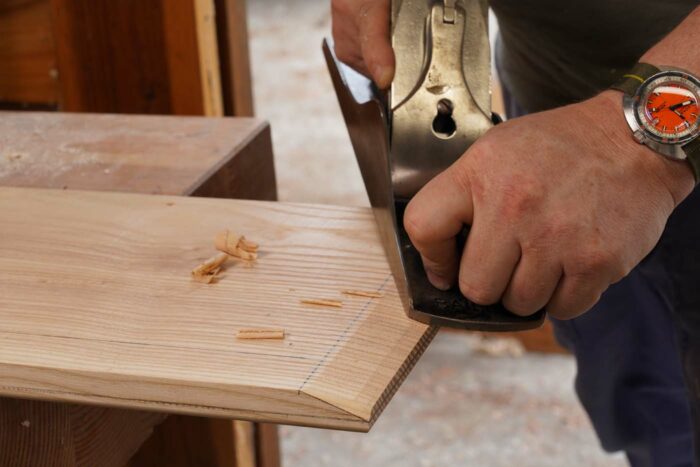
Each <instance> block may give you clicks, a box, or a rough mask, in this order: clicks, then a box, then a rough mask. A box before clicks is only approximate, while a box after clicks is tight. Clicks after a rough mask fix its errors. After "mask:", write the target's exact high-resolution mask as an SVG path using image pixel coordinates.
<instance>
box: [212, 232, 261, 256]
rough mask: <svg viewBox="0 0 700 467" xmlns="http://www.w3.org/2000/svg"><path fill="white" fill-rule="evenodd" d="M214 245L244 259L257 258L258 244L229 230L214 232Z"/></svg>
mask: <svg viewBox="0 0 700 467" xmlns="http://www.w3.org/2000/svg"><path fill="white" fill-rule="evenodd" d="M214 246H215V247H216V249H217V250H219V251H222V252H224V253H228V254H229V255H231V256H233V257H236V258H239V259H242V260H245V261H255V260H256V259H257V258H258V244H257V243H255V242H251V241H248V240H246V238H245V237H244V236H242V235H238V234H236V233H235V232H231V231H230V230H224V231H223V232H219V233H218V234H216V237H215V238H214Z"/></svg>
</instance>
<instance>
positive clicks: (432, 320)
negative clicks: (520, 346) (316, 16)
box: [323, 0, 544, 331]
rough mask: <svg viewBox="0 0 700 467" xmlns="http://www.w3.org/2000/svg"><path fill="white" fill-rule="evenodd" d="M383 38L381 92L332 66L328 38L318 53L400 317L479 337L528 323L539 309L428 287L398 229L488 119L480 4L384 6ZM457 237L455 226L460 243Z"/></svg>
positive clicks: (537, 320) (445, 0) (409, 0)
mask: <svg viewBox="0 0 700 467" xmlns="http://www.w3.org/2000/svg"><path fill="white" fill-rule="evenodd" d="M391 40H392V46H393V49H394V53H395V55H396V73H395V76H394V81H393V84H392V86H391V89H390V90H389V92H388V93H382V92H381V91H379V90H378V89H377V88H376V87H375V86H374V85H373V83H372V82H371V81H370V80H368V79H367V78H365V77H364V76H362V75H360V74H358V73H357V72H355V71H354V70H352V69H351V68H349V67H348V66H346V65H344V64H343V63H340V62H339V61H338V60H337V58H336V56H335V54H334V52H333V49H332V46H331V44H330V43H329V42H328V41H324V44H323V50H324V55H325V57H326V61H327V63H328V68H329V71H330V74H331V79H332V81H333V85H334V87H335V91H336V94H337V97H338V100H339V102H340V107H341V110H342V112H343V117H344V119H345V122H346V125H347V128H348V132H349V133H350V139H351V141H352V145H353V149H354V151H355V155H356V157H357V161H358V164H359V166H360V170H361V172H362V177H363V180H364V183H365V187H366V189H367V194H368V195H369V199H370V203H371V204H372V208H373V211H374V214H375V217H376V220H377V225H378V227H379V232H380V235H381V237H382V243H383V245H384V249H385V252H386V256H387V258H388V260H389V263H390V266H391V271H392V273H393V275H394V280H395V281H396V286H397V289H398V291H399V295H400V297H401V300H402V302H403V305H404V308H405V310H406V312H407V314H408V316H409V317H411V318H413V319H416V320H418V321H421V322H424V323H427V324H432V325H441V326H450V327H459V328H467V329H473V330H481V331H517V330H524V329H531V328H535V327H538V326H539V325H540V324H541V323H542V321H543V319H544V312H539V313H537V314H535V315H533V316H529V317H520V316H517V315H514V314H512V313H510V312H509V311H508V310H506V309H505V308H504V307H503V306H502V305H491V306H480V305H477V304H475V303H473V302H471V301H469V300H467V299H466V298H465V297H464V296H463V295H462V294H461V293H460V292H459V290H458V289H457V288H456V287H455V288H453V289H451V290H449V291H441V290H438V289H436V288H434V287H433V286H432V285H431V284H430V282H429V281H428V279H427V276H426V274H425V271H424V269H423V265H422V262H421V259H420V255H419V253H418V252H417V251H416V249H415V247H414V246H413V245H412V244H411V241H410V239H409V237H408V235H407V233H406V230H405V229H404V227H403V212H404V209H405V207H406V205H407V204H408V202H409V201H410V200H411V198H412V197H413V196H414V195H415V194H416V193H417V192H418V191H419V190H420V189H421V188H422V187H423V186H424V185H425V184H426V183H427V182H428V181H430V180H431V179H432V178H433V177H434V176H435V175H437V174H438V173H440V172H441V171H443V170H444V169H446V168H447V167H448V166H450V165H451V164H452V163H453V162H455V161H456V160H457V159H458V158H459V157H460V156H462V155H463V154H464V152H465V151H466V150H467V149H468V148H469V147H470V146H471V145H472V144H473V143H474V141H476V140H477V139H478V138H479V137H480V136H481V135H483V134H484V133H485V132H486V131H487V130H488V129H489V128H491V127H492V126H493V125H494V123H495V122H496V121H497V118H495V117H494V116H493V115H492V113H491V89H490V75H491V61H490V46H489V38H488V2H487V0H393V1H392V5H391ZM436 208H437V206H436ZM467 235H468V226H465V229H464V235H462V237H463V238H462V245H463V242H464V239H465V238H466V236H467Z"/></svg>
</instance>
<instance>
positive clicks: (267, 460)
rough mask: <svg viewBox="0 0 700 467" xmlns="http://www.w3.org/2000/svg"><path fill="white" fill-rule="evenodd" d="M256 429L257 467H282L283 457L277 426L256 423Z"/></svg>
mask: <svg viewBox="0 0 700 467" xmlns="http://www.w3.org/2000/svg"><path fill="white" fill-rule="evenodd" d="M255 428H256V431H255V446H256V454H257V458H258V464H257V467H280V466H281V465H282V456H281V453H280V441H279V430H278V427H277V425H273V424H271V423H256V424H255Z"/></svg>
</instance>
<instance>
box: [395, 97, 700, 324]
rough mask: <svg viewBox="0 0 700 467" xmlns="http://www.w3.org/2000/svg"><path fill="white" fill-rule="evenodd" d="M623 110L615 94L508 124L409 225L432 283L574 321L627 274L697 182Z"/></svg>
mask: <svg viewBox="0 0 700 467" xmlns="http://www.w3.org/2000/svg"><path fill="white" fill-rule="evenodd" d="M621 100H622V98H621V96H620V94H619V93H617V92H614V91H606V92H605V93H603V94H601V95H599V96H598V97H596V98H594V99H591V100H589V101H586V102H584V103H581V104H576V105H571V106H568V107H563V108H560V109H556V110H552V111H549V112H543V113H539V114H534V115H531V116H528V117H523V118H519V119H515V120H513V121H510V122H506V123H504V124H502V125H500V126H498V127H496V128H494V129H492V130H491V131H489V132H488V133H487V134H486V135H485V136H484V137H482V138H481V139H480V140H479V141H478V142H477V143H476V144H475V145H474V146H473V147H472V148H471V149H470V150H469V151H468V152H467V153H466V154H465V155H464V156H462V158H461V159H460V160H458V161H457V162H456V163H455V164H454V165H452V166H451V167H450V168H449V169H447V170H446V171H445V172H443V173H442V174H440V175H439V176H438V177H436V178H435V179H433V180H432V181H431V182H430V183H428V184H427V185H426V186H425V187H424V188H423V190H422V191H421V192H420V193H418V195H416V196H415V197H414V199H413V200H412V201H411V203H410V204H409V206H408V208H407V211H406V214H405V218H404V224H405V227H406V230H407V231H408V233H409V236H410V237H411V240H412V241H413V243H414V244H415V246H416V248H417V249H418V250H419V251H420V253H421V255H422V257H423V263H424V265H425V267H426V270H427V272H428V277H429V278H430V280H431V282H432V283H433V285H435V286H436V287H438V288H442V289H445V288H448V287H450V286H451V285H453V284H454V283H455V281H456V280H457V278H459V287H460V290H461V291H462V293H463V294H464V295H465V296H466V297H468V298H469V299H471V300H472V301H474V302H476V303H479V304H492V303H495V302H498V301H499V300H500V299H502V300H503V303H504V305H505V306H506V307H507V308H508V309H510V310H511V311H512V312H514V313H517V314H520V315H528V314H532V313H534V312H536V311H537V310H539V309H541V308H544V307H546V309H547V311H548V312H549V313H550V314H551V315H552V316H554V317H557V318H562V319H567V318H573V317H575V316H578V315H580V314H581V313H584V312H585V311H587V310H589V309H590V308H591V307H592V306H593V305H594V304H595V303H596V302H597V301H598V299H599V298H600V295H601V294H602V293H603V292H604V291H605V290H606V289H607V288H608V287H609V286H610V285H611V284H613V283H615V282H617V281H619V280H620V279H622V278H623V277H624V276H625V275H627V274H628V273H629V271H630V270H631V269H632V268H633V267H635V266H636V265H637V264H638V263H639V262H640V261H641V260H642V259H643V258H644V257H645V256H646V255H647V254H648V253H649V252H650V251H651V250H652V249H653V247H654V246H655V245H656V243H657V242H658V240H659V238H660V236H661V233H662V231H663V229H664V225H665V223H666V221H667V219H668V217H669V215H670V214H671V212H672V211H673V209H674V208H675V206H676V205H678V203H679V202H680V201H681V200H683V199H684V198H685V197H686V196H687V195H688V194H689V193H690V192H691V190H692V189H693V187H694V179H693V175H692V172H691V170H690V168H689V166H688V165H687V164H685V163H679V162H675V161H670V160H666V159H664V158H663V157H662V156H660V155H658V154H656V153H655V152H653V151H651V150H650V149H648V148H646V147H645V146H641V145H639V144H637V143H635V142H634V141H633V139H632V135H631V134H630V130H629V127H628V126H627V125H626V123H625V122H624V118H623V114H622V105H621ZM464 224H469V225H471V226H472V227H471V231H470V233H469V237H468V240H467V244H466V247H465V250H464V252H463V254H462V258H461V261H460V258H459V257H458V254H457V251H456V243H455V236H456V235H457V234H458V233H459V231H460V230H461V229H462V226H463V225H464Z"/></svg>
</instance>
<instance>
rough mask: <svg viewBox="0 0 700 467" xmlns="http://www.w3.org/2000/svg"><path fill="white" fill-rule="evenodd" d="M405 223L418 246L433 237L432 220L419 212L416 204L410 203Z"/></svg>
mask: <svg viewBox="0 0 700 467" xmlns="http://www.w3.org/2000/svg"><path fill="white" fill-rule="evenodd" d="M403 225H404V228H405V229H406V233H407V234H408V236H409V238H410V239H411V241H412V242H413V244H414V245H416V246H417V247H420V246H421V245H423V244H425V243H428V242H429V241H430V239H431V237H432V234H431V227H430V221H429V220H428V219H426V218H425V217H424V216H421V215H420V214H419V213H418V211H417V208H415V205H414V204H409V205H408V207H407V208H406V212H405V213H404V217H403Z"/></svg>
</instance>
